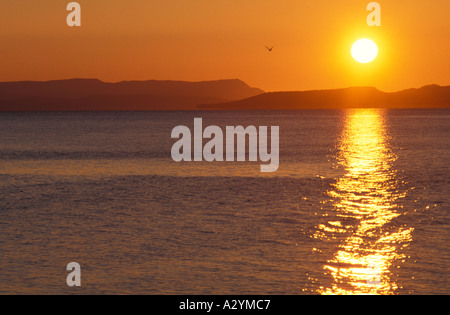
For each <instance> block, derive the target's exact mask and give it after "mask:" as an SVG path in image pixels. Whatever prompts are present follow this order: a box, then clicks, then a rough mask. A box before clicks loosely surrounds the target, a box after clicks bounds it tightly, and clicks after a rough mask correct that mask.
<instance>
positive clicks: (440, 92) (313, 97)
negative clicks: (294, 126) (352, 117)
mask: <svg viewBox="0 0 450 315" xmlns="http://www.w3.org/2000/svg"><path fill="white" fill-rule="evenodd" d="M199 108H200V109H215V110H286V109H342V108H450V86H444V87H442V86H439V85H427V86H424V87H421V88H419V89H408V90H403V91H399V92H392V93H387V92H382V91H380V90H378V89H376V88H374V87H350V88H344V89H334V90H312V91H291V92H270V93H264V94H260V95H257V96H253V97H250V98H247V99H243V100H239V101H233V102H226V103H222V104H214V105H201V106H199Z"/></svg>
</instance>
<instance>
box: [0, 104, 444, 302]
mask: <svg viewBox="0 0 450 315" xmlns="http://www.w3.org/2000/svg"><path fill="white" fill-rule="evenodd" d="M195 117H201V118H203V124H204V126H208V125H219V126H227V125H228V126H237V125H243V126H249V125H255V126H280V152H281V153H280V169H279V171H278V172H277V173H274V174H261V173H260V172H259V164H260V163H243V162H236V163H175V162H173V161H172V159H171V155H170V150H171V147H172V145H173V143H174V140H172V139H171V137H170V135H171V131H172V129H173V128H174V127H175V126H178V125H187V126H189V127H191V128H192V127H193V120H194V118H195ZM449 135H450V110H389V111H388V110H348V111H292V112H291V111H289V112H145V113H140V112H139V113H0V294H6V293H18V294H26V293H27V294H28V293H31V294H65V293H85V294H105V293H112V294H116V293H117V294H131V293H136V294H342V293H356V294H361V293H369V294H450V285H449V275H450V272H449V270H450V242H449V233H450V212H449V211H450V208H449V205H450V198H449V189H450V176H449V174H450V172H449V163H450V137H449ZM70 262H78V263H80V265H81V267H82V287H81V288H78V289H73V288H69V287H68V286H67V285H66V277H67V275H68V272H67V271H66V266H67V264H68V263H70Z"/></svg>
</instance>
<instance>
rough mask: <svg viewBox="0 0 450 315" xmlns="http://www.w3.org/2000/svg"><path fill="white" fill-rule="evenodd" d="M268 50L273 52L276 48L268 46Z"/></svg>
mask: <svg viewBox="0 0 450 315" xmlns="http://www.w3.org/2000/svg"><path fill="white" fill-rule="evenodd" d="M266 48H267V50H268V51H272V50H273V49H274V48H275V47H269V46H266Z"/></svg>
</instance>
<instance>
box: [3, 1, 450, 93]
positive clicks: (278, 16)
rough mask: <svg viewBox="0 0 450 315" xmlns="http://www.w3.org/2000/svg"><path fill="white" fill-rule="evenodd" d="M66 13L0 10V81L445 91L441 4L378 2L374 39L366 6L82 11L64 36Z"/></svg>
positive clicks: (447, 73) (40, 8) (218, 4)
mask: <svg viewBox="0 0 450 315" xmlns="http://www.w3.org/2000/svg"><path fill="white" fill-rule="evenodd" d="M69 2H70V1H68V0H67V1H61V0H59V1H55V0H23V1H1V2H0V43H1V45H0V81H18V80H52V79H65V78H73V77H82V78H99V79H101V80H104V81H110V82H115V81H121V80H147V79H161V80H166V79H173V80H189V81H201V80H214V79H229V78H239V79H242V80H244V81H245V82H247V83H248V84H250V85H252V86H256V87H260V88H262V89H265V90H266V91H274V90H309V89H325V88H339V87H348V86H359V85H370V86H375V87H377V88H379V89H382V90H385V91H394V90H400V89H404V88H410V87H420V86H422V85H426V84H431V83H437V84H441V85H450V65H449V62H448V56H450V40H449V39H450V38H449V35H450V33H449V32H450V18H449V17H448V16H449V14H450V1H448V0H430V1H425V0H395V1H393V0H389V1H388V0H379V1H378V2H379V3H380V4H381V8H382V26H381V27H375V28H371V27H369V26H368V25H367V24H366V18H367V15H368V13H369V12H368V11H366V10H365V9H366V6H367V4H368V3H369V2H371V0H340V1H331V0H328V1H324V0H170V1H162V0H160V1H154V0H127V1H125V0H122V1H118V0H94V1H93V0H89V1H87V0H80V1H78V2H79V3H80V4H81V6H82V27H81V28H78V29H73V28H69V27H68V26H67V25H66V16H67V14H68V12H67V11H66V10H65V9H66V5H67V4H68V3H69ZM362 37H368V38H371V39H373V40H374V41H375V42H376V43H377V44H378V46H379V50H380V54H379V56H378V58H377V59H376V61H374V62H372V63H370V64H368V65H362V64H359V63H357V62H356V61H354V60H353V59H352V57H351V54H350V49H351V45H352V44H353V42H354V41H356V40H357V39H359V38H362ZM265 45H269V46H275V49H274V50H273V52H272V53H269V52H268V51H267V50H266V49H265Z"/></svg>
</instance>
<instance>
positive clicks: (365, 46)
mask: <svg viewBox="0 0 450 315" xmlns="http://www.w3.org/2000/svg"><path fill="white" fill-rule="evenodd" d="M377 55H378V47H377V45H376V44H375V43H374V42H373V41H371V40H370V39H360V40H358V41H357V42H356V43H354V44H353V47H352V56H353V58H355V60H356V61H358V62H360V63H369V62H371V61H373V60H374V59H375V58H376V57H377Z"/></svg>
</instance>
